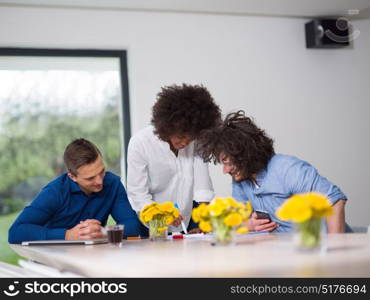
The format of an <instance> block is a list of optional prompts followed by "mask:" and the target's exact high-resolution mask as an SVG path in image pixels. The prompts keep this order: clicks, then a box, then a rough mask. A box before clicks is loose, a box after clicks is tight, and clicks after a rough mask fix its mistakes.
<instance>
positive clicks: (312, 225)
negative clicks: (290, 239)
mask: <svg viewBox="0 0 370 300" xmlns="http://www.w3.org/2000/svg"><path fill="white" fill-rule="evenodd" d="M332 213H333V207H332V204H331V203H330V201H329V199H328V198H327V197H325V196H324V195H321V194H319V193H315V192H310V193H305V194H296V195H293V196H292V197H290V198H289V199H288V200H286V201H285V202H284V203H283V205H282V206H280V207H279V208H278V209H277V211H276V216H277V217H278V218H279V219H280V220H283V221H292V222H294V223H297V228H298V231H299V234H300V236H299V246H300V247H302V248H306V249H310V248H315V247H317V246H318V245H319V244H320V240H321V236H320V231H321V219H322V218H323V217H328V216H330V215H332Z"/></svg>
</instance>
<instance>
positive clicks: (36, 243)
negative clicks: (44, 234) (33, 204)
mask: <svg viewBox="0 0 370 300" xmlns="http://www.w3.org/2000/svg"><path fill="white" fill-rule="evenodd" d="M106 243H108V239H93V240H42V241H26V242H22V246H41V245H97V244H106Z"/></svg>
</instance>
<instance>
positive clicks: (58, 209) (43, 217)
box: [8, 172, 143, 243]
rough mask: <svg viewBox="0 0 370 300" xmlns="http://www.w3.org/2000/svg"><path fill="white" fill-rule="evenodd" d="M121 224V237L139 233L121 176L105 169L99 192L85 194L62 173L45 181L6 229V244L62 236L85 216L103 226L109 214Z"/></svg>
mask: <svg viewBox="0 0 370 300" xmlns="http://www.w3.org/2000/svg"><path fill="white" fill-rule="evenodd" d="M110 214H111V215H112V217H113V219H114V220H115V221H116V222H117V223H118V224H124V225H125V228H124V236H126V237H127V236H138V235H140V230H141V229H142V227H143V226H142V225H141V223H140V221H139V219H138V217H137V215H136V213H135V212H134V211H133V210H132V208H131V205H130V203H129V202H128V199H127V195H126V191H125V188H124V187H123V185H122V183H121V180H120V177H119V176H117V175H115V174H113V173H111V172H107V173H106V174H105V177H104V180H103V189H102V190H101V191H100V192H97V193H92V194H91V195H86V194H85V193H84V192H83V191H82V190H81V188H80V186H79V185H78V184H77V183H75V182H74V181H73V180H71V179H70V178H69V177H68V176H67V174H66V173H65V174H63V175H61V176H59V177H57V178H56V179H54V180H53V181H51V182H50V183H49V184H47V185H46V186H45V187H44V188H43V189H42V190H41V192H40V193H39V195H38V196H37V197H36V198H35V199H34V200H33V201H32V203H31V204H30V205H29V206H27V207H25V208H24V210H23V211H22V212H21V214H20V215H19V216H18V218H17V219H16V220H15V222H14V223H13V225H12V226H11V227H10V229H9V236H8V241H9V243H21V242H22V241H30V240H54V239H64V238H65V233H66V230H68V229H70V228H72V227H74V226H76V225H77V224H79V223H80V221H84V220H86V219H96V220H99V221H100V222H101V224H102V226H104V225H105V224H106V223H107V219H108V217H109V215H110Z"/></svg>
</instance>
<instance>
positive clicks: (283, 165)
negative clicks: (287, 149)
mask: <svg viewBox="0 0 370 300" xmlns="http://www.w3.org/2000/svg"><path fill="white" fill-rule="evenodd" d="M256 181H257V186H256V185H255V184H254V183H252V182H251V181H249V180H245V181H242V182H240V183H237V182H233V191H232V194H233V197H234V198H235V199H236V200H238V201H240V202H246V201H248V200H250V201H251V204H252V206H253V210H262V211H266V212H268V213H269V214H270V217H271V219H272V221H274V222H276V223H278V224H280V226H279V227H278V228H276V229H275V230H274V231H275V232H289V231H292V230H293V224H292V223H291V222H284V221H281V220H279V219H278V218H277V217H276V215H275V211H276V209H277V208H279V207H280V206H281V204H283V202H284V201H285V200H286V199H288V198H289V197H290V196H292V195H294V194H299V193H306V192H318V193H321V194H324V195H326V196H327V197H328V198H329V200H330V201H331V203H333V204H334V203H336V202H337V201H338V200H341V199H347V197H346V196H345V195H344V194H343V193H342V191H341V190H340V189H339V188H338V187H337V186H335V185H334V184H332V183H331V182H330V181H329V180H327V179H326V178H325V177H322V176H320V174H319V173H318V172H317V170H316V169H315V168H314V167H313V166H311V165H310V164H309V163H307V162H305V161H303V160H300V159H298V158H296V157H294V156H289V155H283V154H275V155H274V156H273V157H272V158H271V159H270V161H269V163H268V165H267V168H266V169H265V170H263V171H261V172H260V173H259V174H258V175H257V178H256Z"/></svg>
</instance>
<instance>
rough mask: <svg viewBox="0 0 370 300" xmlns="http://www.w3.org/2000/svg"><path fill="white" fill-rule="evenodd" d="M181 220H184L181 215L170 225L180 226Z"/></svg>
mask: <svg viewBox="0 0 370 300" xmlns="http://www.w3.org/2000/svg"><path fill="white" fill-rule="evenodd" d="M182 220H184V218H183V216H182V215H180V216H179V217H178V218H177V219H176V220H175V221H173V222H172V224H171V225H172V226H175V227H177V226H179V225H180V224H181V221H182Z"/></svg>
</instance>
